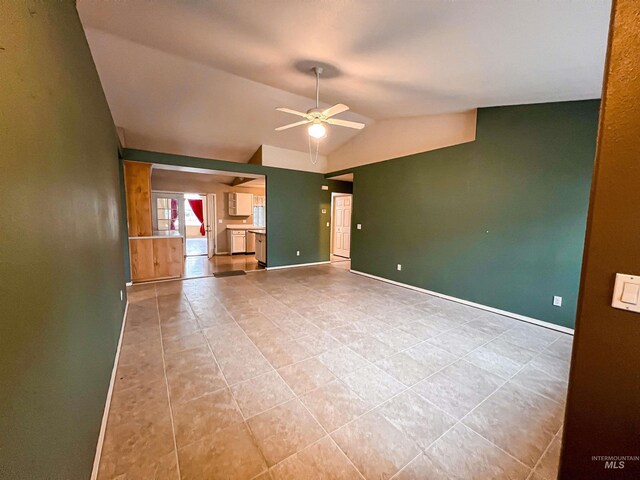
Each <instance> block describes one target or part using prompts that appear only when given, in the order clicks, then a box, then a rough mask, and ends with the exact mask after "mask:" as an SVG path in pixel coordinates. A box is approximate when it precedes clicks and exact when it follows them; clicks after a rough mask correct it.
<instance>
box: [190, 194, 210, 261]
mask: <svg viewBox="0 0 640 480" xmlns="http://www.w3.org/2000/svg"><path fill="white" fill-rule="evenodd" d="M213 197H214V199H213V209H211V208H210V207H209V201H208V195H206V194H201V193H185V194H184V209H185V230H186V234H185V237H184V238H185V256H187V257H197V256H208V255H209V251H210V248H209V243H211V242H212V241H213V242H215V236H214V237H213V238H210V236H209V235H208V231H209V230H211V225H212V224H213V225H215V219H214V220H213V222H212V221H210V220H209V218H208V217H209V214H210V212H212V211H213V214H214V215H215V195H213ZM211 247H212V248H211V250H215V243H214V244H213V245H211Z"/></svg>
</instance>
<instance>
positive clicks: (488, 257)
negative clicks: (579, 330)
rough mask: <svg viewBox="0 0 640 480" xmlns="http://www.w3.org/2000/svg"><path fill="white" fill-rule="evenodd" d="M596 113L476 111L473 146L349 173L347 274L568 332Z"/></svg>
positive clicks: (589, 108) (572, 107)
mask: <svg viewBox="0 0 640 480" xmlns="http://www.w3.org/2000/svg"><path fill="white" fill-rule="evenodd" d="M598 106H599V101H597V100H596V101H580V102H566V103H550V104H539V105H526V106H515V107H497V108H485V109H480V110H478V121H477V137H476V140H475V141H474V142H470V143H465V144H461V145H455V146H452V147H447V148H442V149H440V150H434V151H429V152H425V153H421V154H417V155H411V156H408V157H403V158H399V159H394V160H391V161H385V162H380V163H375V164H371V165H364V166H361V167H357V168H354V169H350V170H348V171H352V172H354V216H353V224H354V225H355V224H357V223H361V224H362V230H355V229H354V230H353V232H352V252H351V255H352V269H354V270H359V271H362V272H366V273H369V274H372V275H377V276H380V277H384V278H388V279H391V280H395V281H398V282H402V283H406V284H410V285H414V286H418V287H421V288H425V289H428V290H432V291H436V292H439V293H443V294H446V295H450V296H453V297H457V298H461V299H465V300H469V301H472V302H476V303H480V304H483V305H487V306H491V307H494V308H498V309H502V310H506V311H509V312H513V313H517V314H520V315H525V316H528V317H533V318H536V319H539V320H544V321H547V322H550V323H554V324H557V325H561V326H565V327H569V328H573V324H574V319H575V314H576V302H577V295H578V283H579V276H580V268H581V257H582V247H583V243H584V232H585V223H586V213H587V205H588V199H589V188H590V185H591V173H592V170H593V159H594V154H595V140H596V130H597V121H598ZM336 173H341V172H335V173H334V174H336ZM332 175H333V174H332ZM398 263H399V264H402V271H397V270H396V265H397V264H398ZM554 295H559V296H561V297H563V306H562V307H561V308H558V307H554V306H552V298H553V296H554Z"/></svg>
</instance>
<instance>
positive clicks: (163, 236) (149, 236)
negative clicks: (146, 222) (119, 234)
mask: <svg viewBox="0 0 640 480" xmlns="http://www.w3.org/2000/svg"><path fill="white" fill-rule="evenodd" d="M145 238H183V237H182V235H180V234H178V235H148V236H146V237H129V240H144V239H145Z"/></svg>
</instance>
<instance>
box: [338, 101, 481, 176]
mask: <svg viewBox="0 0 640 480" xmlns="http://www.w3.org/2000/svg"><path fill="white" fill-rule="evenodd" d="M476 114H477V111H476V110H469V111H466V112H460V113H445V114H442V115H426V116H422V117H406V118H391V119H388V120H380V121H378V122H375V123H372V124H370V125H367V127H366V128H365V129H364V130H362V132H361V133H360V134H358V135H356V136H355V137H353V138H352V139H351V140H349V141H348V142H346V143H345V144H343V145H342V146H340V147H339V148H337V149H336V150H334V151H333V152H331V153H330V154H329V156H328V158H327V171H328V172H336V171H338V170H343V169H346V168H352V167H357V166H359V165H367V164H369V163H376V162H382V161H384V160H389V159H392V158H399V157H404V156H406V155H412V154H414V153H422V152H426V151H429V150H435V149H438V148H442V147H449V146H451V145H457V144H460V143H465V142H472V141H474V140H475V139H476Z"/></svg>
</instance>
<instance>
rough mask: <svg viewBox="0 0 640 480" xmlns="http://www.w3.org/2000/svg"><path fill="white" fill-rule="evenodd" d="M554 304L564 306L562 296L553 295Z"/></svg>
mask: <svg viewBox="0 0 640 480" xmlns="http://www.w3.org/2000/svg"><path fill="white" fill-rule="evenodd" d="M553 306H554V307H561V306H562V297H558V296H555V295H554V296H553Z"/></svg>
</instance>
